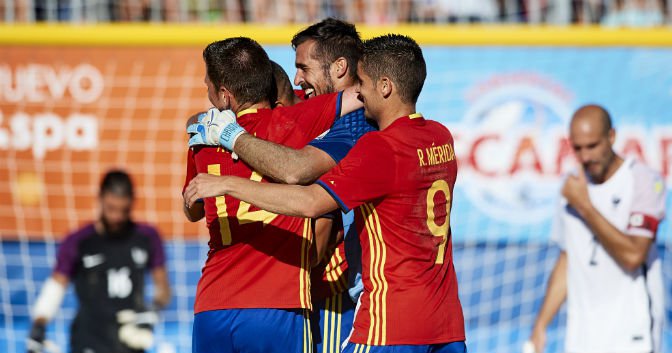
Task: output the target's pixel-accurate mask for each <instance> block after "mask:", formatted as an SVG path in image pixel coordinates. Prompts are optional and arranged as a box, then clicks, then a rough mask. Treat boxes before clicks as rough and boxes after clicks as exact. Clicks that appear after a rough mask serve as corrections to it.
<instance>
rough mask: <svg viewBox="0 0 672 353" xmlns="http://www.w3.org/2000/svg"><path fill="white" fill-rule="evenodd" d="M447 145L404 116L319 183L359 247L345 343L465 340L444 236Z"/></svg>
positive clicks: (445, 134)
mask: <svg viewBox="0 0 672 353" xmlns="http://www.w3.org/2000/svg"><path fill="white" fill-rule="evenodd" d="M456 177H457V161H456V159H455V153H454V150H453V137H452V135H451V134H450V132H449V131H448V129H446V128H445V127H444V126H443V125H441V124H439V123H437V122H434V121H431V120H425V119H424V118H423V117H422V115H420V114H412V115H410V116H407V117H402V118H399V119H397V120H395V121H394V122H393V123H392V124H391V125H390V126H388V127H387V128H386V129H385V130H382V131H376V132H370V133H368V134H366V135H364V136H363V137H362V138H361V139H360V140H359V141H358V142H357V144H355V146H354V148H353V149H352V150H351V151H350V153H349V154H348V155H347V156H346V157H345V158H344V159H343V160H342V161H341V162H340V163H339V164H338V165H337V166H336V167H334V168H333V169H332V170H331V171H329V172H328V173H327V174H325V175H324V176H322V177H321V178H320V180H319V181H318V184H320V185H321V186H322V187H324V188H325V189H326V190H327V192H329V193H330V194H331V196H332V197H333V198H334V199H335V200H336V202H337V203H338V204H339V205H340V207H341V208H342V209H343V210H344V211H345V212H347V211H349V210H350V209H353V208H355V207H358V209H357V210H355V222H356V227H357V231H358V233H359V239H360V243H361V246H362V279H363V282H364V293H363V294H362V295H361V297H360V303H359V309H358V311H357V314H356V317H355V323H354V331H353V333H352V335H351V337H350V340H349V341H350V342H352V343H359V344H366V345H373V346H385V345H429V344H439V343H449V342H456V341H464V339H465V334H464V318H463V314H462V306H461V304H460V301H459V298H458V292H457V279H456V276H455V268H454V266H453V257H452V240H451V232H450V209H451V195H452V191H453V186H454V185H455V179H456Z"/></svg>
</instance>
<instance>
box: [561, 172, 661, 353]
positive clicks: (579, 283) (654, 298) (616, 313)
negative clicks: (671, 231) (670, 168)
mask: <svg viewBox="0 0 672 353" xmlns="http://www.w3.org/2000/svg"><path fill="white" fill-rule="evenodd" d="M662 180H663V179H662V177H661V176H660V175H659V174H657V173H655V172H653V171H652V170H650V169H649V168H647V167H646V166H645V165H644V164H642V163H640V162H637V161H635V160H633V159H628V160H626V161H624V163H623V164H622V165H621V166H620V167H619V169H618V170H617V171H616V173H615V174H614V175H613V176H611V178H609V180H607V181H606V182H604V183H602V184H591V183H589V184H588V193H589V195H590V200H591V202H592V203H593V205H594V206H595V208H596V209H597V210H598V211H599V212H600V214H602V215H603V216H604V217H605V218H606V219H607V220H608V221H609V222H610V223H611V224H612V225H613V226H615V227H616V228H618V229H619V230H620V231H621V232H623V233H625V234H627V235H628V236H642V237H650V238H652V237H655V233H656V229H657V226H658V223H659V222H660V221H661V220H662V218H663V216H664V214H665V192H666V191H665V187H664V185H663V181H662ZM551 238H552V240H553V241H555V242H557V243H558V245H559V246H560V248H561V249H562V250H563V251H565V252H566V253H567V336H566V338H565V350H566V351H567V352H572V353H578V352H581V353H584V352H585V353H588V352H595V353H597V352H614V353H616V352H642V353H644V352H660V335H661V332H662V321H663V319H664V305H663V295H664V289H663V278H662V270H661V261H660V258H659V256H658V252H657V250H656V247H655V242H654V244H653V245H652V246H651V249H650V250H649V256H648V260H647V261H646V263H645V266H642V268H640V269H638V270H636V271H635V272H632V273H629V272H626V271H625V270H624V269H623V268H621V267H620V266H619V265H618V263H617V262H616V261H615V260H614V259H613V258H612V257H611V256H610V255H609V254H608V253H607V251H606V250H605V249H604V248H603V247H602V245H601V244H600V243H599V242H598V241H597V239H596V238H595V236H594V235H593V234H592V232H591V231H590V230H589V229H588V227H586V225H585V224H584V223H583V221H582V220H581V218H580V217H579V216H578V214H577V213H576V211H575V210H574V209H572V208H571V207H569V206H568V205H567V201H566V200H562V202H561V205H560V207H559V208H558V212H557V215H556V218H555V220H554V223H553V229H552V235H551Z"/></svg>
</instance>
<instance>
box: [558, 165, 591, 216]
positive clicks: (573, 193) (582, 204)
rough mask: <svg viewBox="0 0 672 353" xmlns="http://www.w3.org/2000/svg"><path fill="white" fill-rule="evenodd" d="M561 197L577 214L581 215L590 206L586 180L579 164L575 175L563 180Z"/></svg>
mask: <svg viewBox="0 0 672 353" xmlns="http://www.w3.org/2000/svg"><path fill="white" fill-rule="evenodd" d="M562 196H563V197H565V199H567V202H568V203H569V205H571V206H572V207H574V209H576V210H577V211H578V212H579V214H583V213H584V210H586V209H587V208H589V207H590V206H591V205H592V204H591V203H590V197H589V196H588V180H587V179H586V173H585V171H584V170H583V166H582V165H581V164H579V170H578V173H577V175H570V176H568V177H567V180H565V184H564V185H563V186H562Z"/></svg>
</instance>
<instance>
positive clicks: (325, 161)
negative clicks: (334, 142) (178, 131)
mask: <svg viewBox="0 0 672 353" xmlns="http://www.w3.org/2000/svg"><path fill="white" fill-rule="evenodd" d="M341 102H342V103H341V115H345V114H347V113H349V112H352V111H355V110H357V109H359V108H361V107H362V102H361V101H360V100H359V99H358V98H357V92H356V90H355V88H353V87H351V88H348V89H346V90H345V91H343V95H342V101H341ZM234 152H235V153H236V154H237V155H238V156H239V157H240V158H241V159H242V160H244V161H245V162H247V163H248V164H249V165H250V166H252V168H253V169H255V170H257V171H258V172H260V173H261V174H263V175H266V176H268V177H270V178H272V179H274V180H276V181H279V182H282V183H285V184H302V185H306V184H309V183H311V182H313V181H315V180H317V178H319V177H320V176H321V175H322V174H324V173H326V172H327V171H328V170H329V169H331V168H333V167H334V166H335V165H336V162H335V161H334V160H333V159H332V158H331V156H329V154H327V153H326V152H324V151H322V150H320V149H318V148H315V147H312V146H306V147H304V148H302V149H293V148H290V147H286V146H283V145H279V144H276V143H272V142H269V141H265V140H262V139H259V138H256V137H254V136H252V135H251V134H247V133H244V134H242V135H241V136H240V137H238V139H237V140H236V144H235V146H234Z"/></svg>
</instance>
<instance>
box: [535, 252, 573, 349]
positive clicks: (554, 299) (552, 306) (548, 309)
mask: <svg viewBox="0 0 672 353" xmlns="http://www.w3.org/2000/svg"><path fill="white" fill-rule="evenodd" d="M566 298H567V253H566V252H564V251H562V252H561V253H560V256H558V260H557V261H556V262H555V266H554V267H553V272H551V277H550V278H549V280H548V286H547V287H546V295H545V296H544V302H543V303H542V305H541V309H540V310H539V315H538V316H537V320H536V321H535V323H534V327H533V328H532V335H531V336H530V341H532V343H533V344H534V351H535V352H538V353H542V352H543V351H544V347H545V346H546V328H547V327H548V325H549V324H550V323H551V321H552V320H553V317H555V315H556V314H557V313H558V310H560V306H561V305H562V303H564V302H565V299H566Z"/></svg>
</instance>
